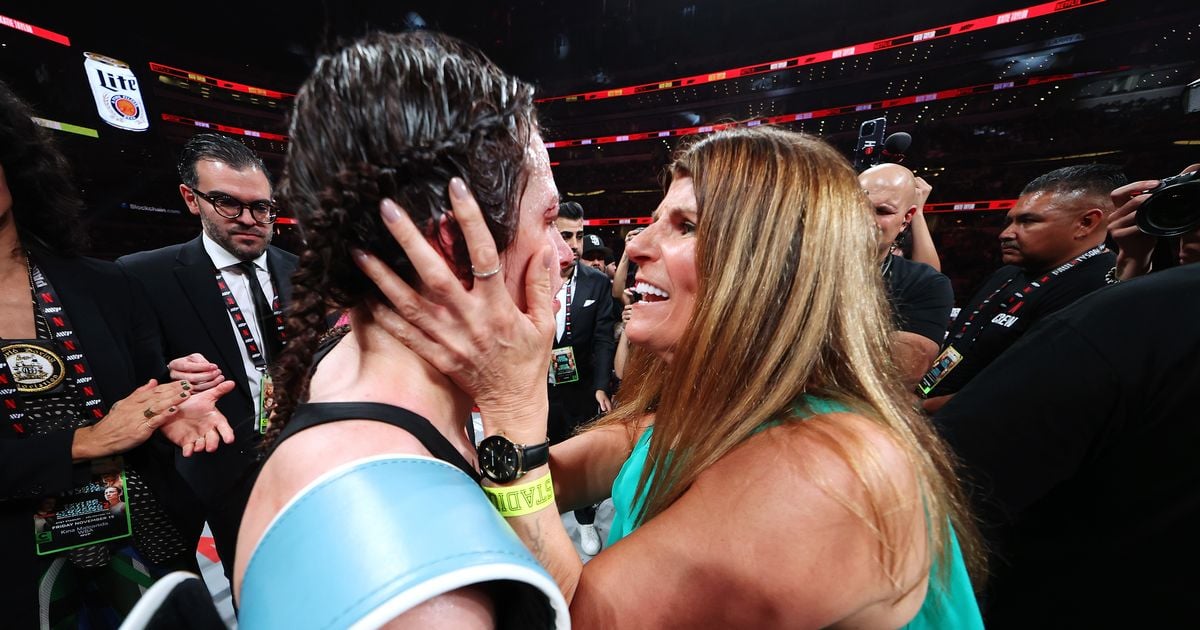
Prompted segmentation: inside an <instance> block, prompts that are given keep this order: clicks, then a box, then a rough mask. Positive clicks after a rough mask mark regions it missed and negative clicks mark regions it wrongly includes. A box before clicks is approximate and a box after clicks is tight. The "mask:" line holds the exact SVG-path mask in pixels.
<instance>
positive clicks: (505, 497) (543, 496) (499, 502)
mask: <svg viewBox="0 0 1200 630" xmlns="http://www.w3.org/2000/svg"><path fill="white" fill-rule="evenodd" d="M483 492H484V493H485V494H487V498H488V501H491V502H492V505H494V506H495V507H496V511H498V512H500V516H503V517H504V518H513V517H514V516H525V515H526V514H533V513H534V512H540V511H542V510H544V509H546V508H548V507H550V506H551V505H554V480H552V479H551V478H550V474H549V473H547V474H546V476H544V477H540V478H538V479H537V480H536V481H531V482H529V483H523V484H521V485H519V486H505V487H503V488H491V487H488V486H483Z"/></svg>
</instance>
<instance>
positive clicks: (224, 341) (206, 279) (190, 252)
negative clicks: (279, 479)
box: [117, 237, 296, 506]
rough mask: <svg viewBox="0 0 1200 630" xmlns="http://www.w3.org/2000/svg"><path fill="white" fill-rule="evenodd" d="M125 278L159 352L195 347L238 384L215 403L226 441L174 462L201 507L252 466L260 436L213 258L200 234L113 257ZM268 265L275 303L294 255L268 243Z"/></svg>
mask: <svg viewBox="0 0 1200 630" xmlns="http://www.w3.org/2000/svg"><path fill="white" fill-rule="evenodd" d="M117 264H118V265H120V266H121V267H122V269H124V271H125V273H126V274H128V275H129V277H131V278H133V279H135V280H136V281H138V282H139V283H140V284H141V286H142V288H143V289H144V290H145V292H146V295H147V296H148V297H149V300H150V303H151V305H152V306H153V311H154V313H155V314H156V315H157V316H158V322H159V326H160V328H161V330H162V337H163V344H164V353H165V355H166V356H167V357H168V360H169V359H174V358H178V357H182V356H186V355H189V354H192V353H194V352H198V353H200V354H202V355H204V357H205V358H206V359H208V360H209V361H211V362H213V363H215V364H217V365H218V366H220V368H221V373H222V374H224V375H225V378H228V379H231V380H233V381H235V382H236V383H237V388H236V389H234V390H233V391H231V392H229V393H228V394H226V395H225V396H224V397H222V398H221V400H220V401H219V402H218V403H217V408H218V409H220V410H221V413H223V414H225V417H226V419H228V420H229V424H230V426H232V427H233V431H234V434H235V440H234V443H233V444H230V445H228V446H222V447H221V448H219V449H217V451H216V452H215V453H209V454H206V455H205V456H204V457H189V458H184V457H183V455H182V453H181V452H179V453H177V457H176V460H175V463H176V466H177V467H178V469H179V472H180V474H181V475H183V478H184V479H185V480H186V481H187V482H188V485H189V486H191V488H192V490H193V491H194V492H195V493H196V496H197V497H198V498H199V499H200V500H201V501H202V502H203V503H204V504H205V505H206V506H216V505H220V504H221V503H222V499H223V498H224V497H225V494H226V493H227V492H228V491H229V489H230V488H233V487H234V486H236V485H238V484H240V483H242V482H243V481H244V480H245V478H246V476H247V475H253V474H256V473H257V470H258V444H259V439H260V436H259V434H258V432H257V431H256V430H255V428H254V413H255V409H254V408H253V407H254V395H253V394H252V393H251V392H250V385H249V382H248V380H247V378H246V372H245V368H244V367H243V365H242V355H241V348H240V347H239V346H238V343H239V342H238V340H237V338H236V337H235V336H234V330H233V325H232V324H231V323H230V321H229V311H228V309H227V308H226V307H225V304H224V302H223V301H222V300H221V294H220V292H219V291H218V290H217V283H216V280H215V279H214V269H213V263H212V260H211V259H209V257H208V253H207V252H205V251H204V245H203V243H202V241H201V240H200V237H196V238H195V239H193V240H191V241H188V242H186V243H182V244H179V245H171V246H169V247H164V248H161V249H156V250H153V251H148V252H139V253H136V254H129V255H128V256H123V257H121V258H119V259H117ZM267 268H268V269H269V270H270V272H271V277H272V279H273V280H274V281H275V286H276V287H278V290H279V301H280V303H281V304H285V305H286V304H287V303H288V302H289V301H290V298H291V289H292V285H291V276H292V272H293V271H295V270H296V256H294V255H292V254H289V253H287V252H285V251H283V250H282V249H279V248H277V247H269V248H268V249H267Z"/></svg>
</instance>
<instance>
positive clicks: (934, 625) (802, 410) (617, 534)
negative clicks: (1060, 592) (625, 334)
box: [608, 396, 983, 630]
mask: <svg viewBox="0 0 1200 630" xmlns="http://www.w3.org/2000/svg"><path fill="white" fill-rule="evenodd" d="M846 410H847V409H846V408H845V407H844V406H842V405H841V404H839V403H837V402H834V401H829V400H824V399H821V398H814V397H811V396H805V397H804V403H803V404H802V405H797V407H796V412H797V413H798V414H799V417H800V418H804V417H807V416H810V415H821V414H827V413H836V412H843V411H846ZM783 422H784V421H783V420H774V421H771V422H768V423H766V424H764V425H762V426H761V427H759V429H758V430H759V431H765V430H767V429H769V428H771V427H774V426H777V425H779V424H782V423H783ZM653 433H654V427H650V428H648V429H646V431H645V432H644V433H642V437H641V438H639V439H638V441H637V444H635V445H634V447H633V452H631V453H630V454H629V459H626V460H625V464H624V465H623V466H621V472H620V473H618V474H617V478H616V479H615V480H613V489H612V499H613V509H614V512H613V521H612V529H611V530H609V533H608V544H609V546H612V545H613V544H614V543H616V542H617V541H618V540H621V539H622V538H624V537H626V536H628V535H629V534H630V533H632V532H633V530H635V529H637V528H638V526H639V525H640V524H641V523H638V522H637V521H636V518H637V517H636V515H637V514H640V513H641V511H642V505H643V504H644V503H645V502H646V496H647V494H648V492H649V490H650V487H649V484H647V486H646V488H645V490H646V492H643V493H642V495H641V496H638V497H635V496H634V494H635V493H636V492H637V484H638V480H639V479H641V478H642V469H643V468H645V466H646V460H647V458H648V456H649V454H650V439H651V436H652V434H653ZM949 544H950V553H949V557H950V562H951V565H950V571H949V572H948V573H947V579H946V580H945V582H943V581H941V580H938V579H937V575H938V573H939V571H938V563H937V562H936V560H935V562H934V563H933V566H932V567H930V572H929V576H930V577H929V589H928V592H927V593H926V595H925V602H924V603H923V604H922V605H921V610H920V611H918V612H917V616H916V617H914V618H913V620H912V621H910V622H909V623H908V625H907V626H905V628H907V629H909V630H941V629H947V630H949V629H953V630H982V629H983V617H982V616H981V615H980V613H979V604H978V602H976V601H975V591H974V589H972V588H971V579H970V577H968V575H967V565H966V563H965V562H964V561H963V555H962V549H961V548H960V547H959V545H958V537H957V536H956V535H955V534H954V529H953V528H951V529H950V541H949Z"/></svg>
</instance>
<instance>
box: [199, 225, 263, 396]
mask: <svg viewBox="0 0 1200 630" xmlns="http://www.w3.org/2000/svg"><path fill="white" fill-rule="evenodd" d="M200 240H201V241H202V242H203V243H204V251H205V252H207V253H208V257H209V258H210V259H211V260H212V262H213V266H215V267H216V268H217V269H219V270H220V271H221V277H222V278H224V279H225V284H226V285H228V286H229V290H230V292H232V293H233V299H235V300H237V304H238V307H239V308H240V309H241V310H242V313H243V316H244V317H245V318H246V325H247V326H249V327H250V334H252V335H254V340H255V342H257V343H258V345H259V347H260V348H262V347H264V346H263V336H262V330H260V329H259V327H258V313H257V312H255V310H254V296H253V295H251V294H250V281H249V280H247V279H246V276H245V275H243V274H242V270H241V269H239V268H238V266H237V265H238V264H239V263H241V262H242V261H241V260H240V259H238V257H237V256H234V255H233V254H231V253H229V252H228V251H226V250H225V248H224V247H221V246H220V245H218V244H217V242H216V241H214V240H212V239H211V238H209V237H208V234H207V233H201V235H200ZM250 262H253V263H254V270H255V271H256V272H257V273H258V283H259V284H260V285H262V290H263V294H264V295H266V297H267V303H268V304H274V303H275V285H274V284H272V283H271V272H269V271H267V252H266V251H265V250H264V251H263V253H262V255H261V256H259V257H258V258H255V259H254V260H252V261H250ZM213 282H214V283H215V282H216V278H213ZM225 316H226V317H228V318H229V334H230V335H231V336H232V337H233V339H234V343H235V344H236V345H237V349H238V352H239V353H240V354H241V356H242V370H243V371H244V372H245V373H246V380H247V382H249V383H250V395H251V396H253V397H254V409H252V410H251V412H252V413H258V409H259V407H260V405H261V404H262V401H261V400H260V395H259V388H260V385H261V381H262V374H261V373H260V372H259V371H258V369H257V368H255V367H254V362H253V361H251V360H250V353H249V352H248V351H247V350H246V344H245V343H243V342H242V336H241V335H239V334H238V331H237V324H236V323H235V322H234V321H233V315H230V314H229V310H228V309H226V311H225ZM205 358H206V359H208V360H209V361H212V360H214V359H215V358H216V357H205ZM269 358H272V359H273V358H274V357H269ZM225 378H233V376H232V375H230V374H226V375H225Z"/></svg>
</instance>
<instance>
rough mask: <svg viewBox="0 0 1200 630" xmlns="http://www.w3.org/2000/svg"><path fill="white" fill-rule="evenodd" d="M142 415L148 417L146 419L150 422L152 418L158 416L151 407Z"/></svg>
mask: <svg viewBox="0 0 1200 630" xmlns="http://www.w3.org/2000/svg"><path fill="white" fill-rule="evenodd" d="M142 415H143V416H146V419H147V420H149V419H150V418H153V417H154V416H157V415H158V414H157V413H155V412H153V411H151V410H150V408H149V407H146V410H145V411H143V412H142Z"/></svg>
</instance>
